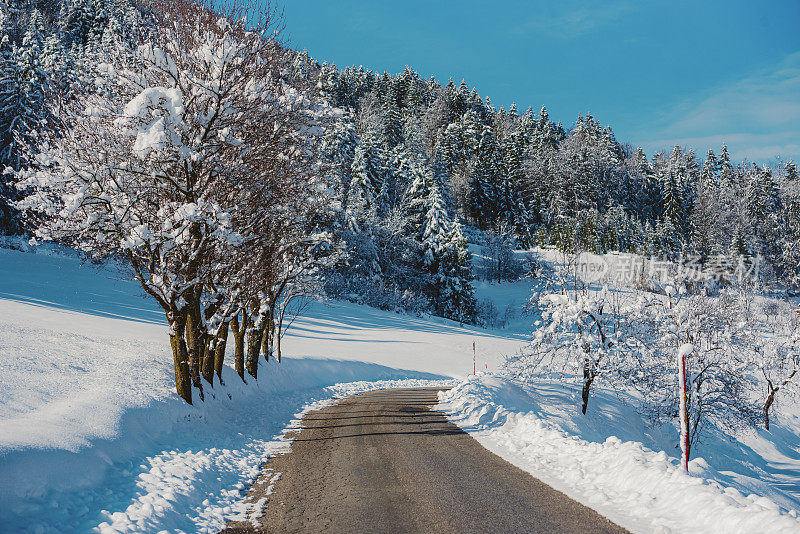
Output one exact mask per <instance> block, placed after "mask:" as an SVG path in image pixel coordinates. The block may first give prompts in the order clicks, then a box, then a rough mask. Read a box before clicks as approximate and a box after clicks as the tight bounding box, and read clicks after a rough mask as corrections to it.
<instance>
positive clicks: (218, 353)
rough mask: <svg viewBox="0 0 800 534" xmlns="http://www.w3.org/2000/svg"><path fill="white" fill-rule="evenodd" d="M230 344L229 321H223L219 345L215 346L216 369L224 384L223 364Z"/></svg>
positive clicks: (218, 338)
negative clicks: (226, 349)
mask: <svg viewBox="0 0 800 534" xmlns="http://www.w3.org/2000/svg"><path fill="white" fill-rule="evenodd" d="M227 345H228V323H227V322H225V323H222V326H220V327H219V332H218V333H217V345H216V347H214V371H215V372H216V373H217V378H219V382H220V384H222V364H223V363H224V361H225V348H226V346H227Z"/></svg>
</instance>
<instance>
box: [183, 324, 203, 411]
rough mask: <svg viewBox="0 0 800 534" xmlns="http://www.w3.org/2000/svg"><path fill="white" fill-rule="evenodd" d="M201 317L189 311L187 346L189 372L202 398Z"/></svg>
mask: <svg viewBox="0 0 800 534" xmlns="http://www.w3.org/2000/svg"><path fill="white" fill-rule="evenodd" d="M198 323H199V319H198V317H197V315H196V314H195V313H193V312H192V311H190V312H189V314H188V315H187V318H186V346H187V348H188V350H189V374H190V375H191V377H192V385H194V387H196V388H197V389H199V390H200V400H203V399H204V396H203V383H202V382H201V381H200V380H201V379H200V338H201V337H202V335H201V333H200V328H199V325H198Z"/></svg>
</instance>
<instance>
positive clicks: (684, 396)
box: [678, 343, 694, 472]
mask: <svg viewBox="0 0 800 534" xmlns="http://www.w3.org/2000/svg"><path fill="white" fill-rule="evenodd" d="M692 352H694V347H693V346H692V345H691V343H686V344H684V345H681V348H680V349H678V390H679V391H678V402H679V407H678V416H679V418H680V425H681V465H683V468H684V469H685V470H686V472H688V471H689V396H688V392H687V390H686V357H687V356H689V355H690V354H691V353H692Z"/></svg>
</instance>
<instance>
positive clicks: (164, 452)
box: [0, 242, 800, 534]
mask: <svg viewBox="0 0 800 534" xmlns="http://www.w3.org/2000/svg"><path fill="white" fill-rule="evenodd" d="M5 244H6V246H8V243H7V242H6V243H5ZM14 245H15V246H16V247H17V248H21V249H28V248H29V247H27V245H25V244H24V243H15V244H14ZM32 250H35V253H34V252H31V251H19V250H10V249H8V248H0V366H2V368H3V372H2V373H0V391H2V392H3V393H2V395H1V396H0V525H2V528H0V530H3V531H6V530H8V531H14V532H17V531H19V532H87V531H93V530H94V531H98V532H158V531H168V532H215V531H217V529H219V528H220V527H221V526H222V525H223V524H224V522H225V521H226V520H230V519H238V520H250V521H254V520H255V519H257V517H259V516H260V514H261V510H262V508H263V505H264V504H265V503H264V502H257V503H247V502H246V501H245V500H244V499H243V496H244V493H245V491H246V489H247V487H248V486H249V485H250V484H251V483H253V482H254V481H255V480H256V476H257V475H258V474H259V469H260V466H261V465H262V464H263V463H264V462H265V461H266V460H267V459H268V458H269V457H270V456H272V455H274V454H281V453H284V452H286V451H287V450H289V447H290V445H291V440H289V439H286V437H285V435H286V434H287V431H289V430H291V429H293V428H297V426H298V425H299V419H300V417H301V416H302V414H303V413H305V412H306V411H308V410H313V409H316V408H319V407H322V406H326V405H329V404H330V403H331V402H335V399H337V398H340V397H344V396H347V395H350V394H353V393H357V392H359V391H366V390H370V389H377V388H385V387H416V386H426V385H436V386H451V385H456V387H455V388H454V389H453V390H452V391H450V392H447V393H443V394H442V396H441V398H440V400H441V404H440V405H439V408H440V409H442V410H443V411H445V412H446V413H447V414H448V416H449V417H450V418H451V420H452V421H454V422H455V423H456V424H458V425H459V426H461V427H462V428H463V429H464V430H466V431H467V432H469V433H470V434H471V435H473V436H474V437H475V438H476V439H477V440H478V441H479V442H480V443H482V444H483V445H484V446H486V447H487V448H488V449H489V450H491V451H493V452H495V453H496V454H498V455H500V456H502V457H503V458H505V459H507V460H508V461H510V462H511V463H513V464H515V465H517V466H519V467H520V468H522V469H524V470H526V471H528V472H530V473H532V474H533V475H534V476H535V477H537V478H539V479H541V480H543V481H544V482H546V483H548V484H550V485H552V486H553V487H555V488H556V489H559V490H560V491H563V492H564V493H566V494H567V495H569V496H570V497H572V498H574V499H576V500H578V501H580V502H583V503H584V504H586V505H588V506H590V507H592V508H594V509H596V510H598V511H599V512H600V513H601V514H603V515H605V516H607V517H609V518H610V519H612V520H613V521H615V522H617V523H619V524H620V525H622V526H624V527H626V528H628V529H630V530H631V531H632V532H642V533H644V532H660V533H667V532H686V531H696V532H722V531H725V532H726V534H727V533H736V532H763V531H769V532H798V531H800V523H799V522H798V520H797V512H796V510H798V509H800V445H798V438H797V436H798V435H800V410H798V409H797V408H796V407H791V406H787V405H783V406H781V407H780V412H779V413H776V416H775V421H774V422H773V427H772V429H771V431H770V432H766V431H763V430H754V431H751V432H749V433H745V434H743V435H739V436H736V438H735V439H732V438H731V437H730V436H728V435H727V434H725V433H723V432H721V431H716V430H712V432H711V433H710V434H709V435H708V436H707V438H706V439H705V440H704V441H702V442H701V443H699V444H695V445H694V447H693V449H692V450H693V456H694V459H693V460H692V461H691V462H690V464H689V473H688V474H687V473H684V472H682V470H681V469H680V464H679V455H680V450H679V449H678V448H677V447H676V444H677V440H678V434H677V431H676V428H675V427H674V426H672V425H665V426H663V427H655V428H654V427H651V426H648V425H646V424H645V422H644V421H643V420H642V418H641V417H640V416H639V415H638V414H637V413H636V412H635V411H634V410H633V409H632V408H631V407H630V406H629V405H628V404H626V403H625V402H624V400H625V398H624V396H623V395H621V394H618V393H615V392H611V391H606V390H603V389H602V388H597V389H596V390H595V391H594V393H593V397H592V400H591V403H590V409H589V412H588V413H587V415H586V416H582V415H580V412H579V408H578V406H579V398H580V391H579V389H578V387H579V386H577V385H573V384H568V383H563V382H556V381H545V380H539V381H533V382H530V383H527V384H522V383H518V382H515V381H512V380H510V379H508V378H506V377H504V375H503V374H502V363H503V361H504V358H505V356H506V355H509V354H513V353H515V352H517V351H518V350H519V349H520V348H521V347H522V345H523V344H524V336H523V335H522V333H523V332H525V331H526V330H527V329H528V328H529V327H528V326H527V325H529V324H530V323H531V322H534V320H535V319H536V318H535V317H528V316H526V315H525V314H524V313H523V312H524V304H525V301H526V298H527V294H528V292H529V291H530V287H531V284H532V283H533V282H532V281H530V280H522V281H519V282H514V283H503V284H494V283H484V282H481V283H478V284H477V286H478V287H477V294H478V296H479V298H486V299H491V300H492V301H493V302H494V303H495V304H496V305H497V307H498V308H500V309H501V310H502V309H504V308H508V309H509V310H510V312H509V314H508V316H509V317H510V320H509V321H507V327H506V328H504V329H496V330H483V329H475V328H469V327H463V326H460V325H458V324H457V323H454V322H452V321H447V320H443V319H436V318H429V317H414V316H409V315H402V314H395V313H391V312H384V311H380V310H375V309H372V308H368V307H365V306H360V305H356V304H351V303H340V302H332V303H328V304H314V305H312V306H311V307H310V308H309V309H308V310H307V312H306V314H305V316H304V317H302V318H299V319H298V320H297V321H296V323H295V325H294V326H293V327H292V329H291V330H290V332H289V334H288V335H287V337H286V338H285V339H284V344H283V348H284V354H286V355H288V357H284V360H283V362H282V363H280V364H279V363H277V362H274V361H272V362H269V363H266V362H263V361H262V362H261V369H260V370H259V377H261V379H260V380H259V381H258V382H257V383H255V384H247V385H245V384H242V382H241V380H240V379H239V377H238V376H237V375H236V374H235V373H234V372H233V370H232V369H231V368H230V367H227V366H226V368H225V369H224V375H223V378H224V381H225V385H224V386H221V385H219V384H217V385H216V386H215V387H214V388H213V389H210V388H207V399H206V401H205V402H197V403H196V405H195V406H189V405H186V404H185V403H183V401H181V400H180V399H178V398H177V396H176V395H175V394H174V392H173V388H172V363H171V355H170V352H169V347H168V343H167V339H166V335H167V327H166V325H165V323H164V320H163V314H162V312H160V311H159V310H158V309H157V308H156V307H155V306H154V305H153V304H152V303H151V301H150V300H147V299H145V298H144V297H143V291H142V290H141V289H140V288H139V287H138V286H137V285H136V284H135V283H134V282H132V281H130V280H126V279H124V278H123V277H122V276H121V275H119V274H117V270H116V269H115V268H114V266H113V265H107V266H105V267H102V268H98V267H96V266H93V265H91V264H87V263H84V262H82V261H81V260H80V259H79V258H78V257H77V256H76V255H74V254H73V253H70V252H69V251H65V250H63V249H59V248H58V247H55V246H52V245H46V246H41V247H35V248H33V249H32ZM473 341H475V342H476V347H477V367H478V369H479V370H487V371H489V372H487V373H482V374H479V375H478V376H477V377H471V376H469V375H470V373H471V372H472V342H473ZM227 361H228V363H229V364H230V363H232V357H231V355H230V354H229V355H228V358H227ZM465 376H468V378H466V379H465V378H464V377H465ZM279 476H280V474H279V473H272V472H270V473H269V476H268V477H263V478H262V479H260V480H261V481H262V482H260V483H266V484H274V483H275V481H276V480H277V477H279Z"/></svg>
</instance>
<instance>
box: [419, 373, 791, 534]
mask: <svg viewBox="0 0 800 534" xmlns="http://www.w3.org/2000/svg"><path fill="white" fill-rule="evenodd" d="M512 389H514V385H513V384H510V383H509V381H507V380H505V379H503V378H500V377H497V376H492V375H483V376H480V375H479V376H476V377H470V378H468V379H467V380H465V381H463V382H462V383H461V384H459V385H458V386H456V387H455V388H453V389H451V390H449V391H444V392H440V393H439V400H440V402H439V404H438V405H437V406H435V407H434V408H435V409H438V410H441V411H442V412H444V413H445V414H446V415H447V417H448V418H449V419H450V420H451V421H452V422H454V423H455V424H457V425H458V426H459V427H461V428H462V429H463V430H465V431H466V432H468V433H469V434H470V435H472V436H473V437H474V438H475V439H476V440H477V441H478V442H479V443H481V444H482V445H483V446H484V447H486V448H487V449H489V450H490V451H492V452H494V453H495V454H497V455H498V456H500V457H502V458H504V459H505V460H507V461H509V462H510V463H512V464H514V465H516V466H517V467H519V468H521V469H523V470H524V471H527V472H529V473H531V474H532V475H533V476H534V477H536V478H538V479H540V480H542V481H543V482H545V483H546V484H549V485H550V486H552V487H554V488H556V489H558V490H559V491H562V492H563V493H565V494H566V495H568V496H569V497H571V498H573V499H575V500H576V501H578V502H581V503H582V504H584V505H586V506H589V507H590V508H593V509H595V510H597V511H598V512H599V513H601V514H602V515H604V516H606V517H608V518H609V519H611V520H612V521H614V522H616V523H617V524H619V525H621V526H623V527H625V528H627V529H629V530H631V531H632V532H635V533H645V532H648V533H649V532H652V533H659V534H666V533H672V532H707V533H720V534H734V533H742V534H750V533H753V532H772V533H776V534H778V533H786V534H789V533H797V532H800V520H798V517H797V512H796V511H795V510H790V511H789V512H788V513H787V512H785V511H783V510H781V509H780V507H779V506H778V505H777V504H775V503H774V502H773V501H771V500H770V499H767V498H765V497H760V496H757V495H748V496H745V495H743V494H742V493H741V492H739V491H738V490H736V489H735V488H730V487H725V486H723V485H721V484H719V483H718V482H716V481H714V480H710V479H708V478H704V477H703V475H704V474H706V473H708V469H707V465H706V464H705V462H704V461H703V460H702V459H700V458H698V459H695V460H693V461H692V462H691V463H690V471H691V473H692V474H691V475H690V474H687V473H685V472H684V471H683V470H682V469H681V468H680V466H679V462H678V460H677V459H675V458H671V457H669V456H667V455H666V454H665V453H664V452H654V451H652V450H650V449H648V448H646V447H644V446H643V445H642V444H641V443H638V442H635V441H626V442H623V441H622V440H620V439H618V438H616V437H614V436H611V437H608V438H607V439H606V440H605V442H602V443H594V442H590V441H586V440H583V439H581V438H580V437H579V436H575V435H571V434H569V433H568V432H565V431H564V430H563V429H562V428H561V427H560V426H559V425H558V424H557V423H556V422H555V421H552V420H548V419H546V418H543V417H541V415H540V414H537V413H535V412H534V406H535V401H534V400H533V399H531V402H530V404H531V407H530V411H524V410H520V398H521V397H522V396H524V393H523V392H521V391H515V392H514V397H515V398H513V399H508V403H509V404H512V405H515V408H514V411H509V410H508V409H506V408H505V407H504V406H503V404H504V403H505V402H506V397H507V395H508V392H509V391H510V390H512Z"/></svg>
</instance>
